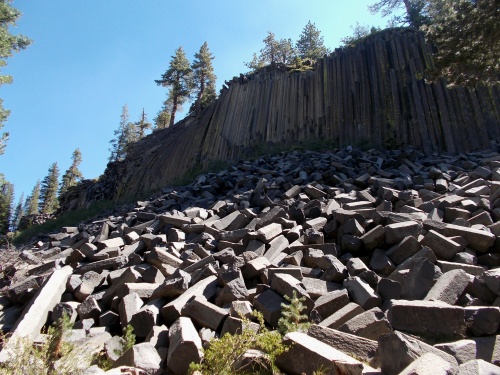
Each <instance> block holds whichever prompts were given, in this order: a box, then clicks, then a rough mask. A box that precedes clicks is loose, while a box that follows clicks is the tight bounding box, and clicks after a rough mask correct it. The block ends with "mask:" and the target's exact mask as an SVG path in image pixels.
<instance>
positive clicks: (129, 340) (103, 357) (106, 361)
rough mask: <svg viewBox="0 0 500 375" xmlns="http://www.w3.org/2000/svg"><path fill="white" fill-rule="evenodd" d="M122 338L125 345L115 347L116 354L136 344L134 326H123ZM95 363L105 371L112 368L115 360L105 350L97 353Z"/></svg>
mask: <svg viewBox="0 0 500 375" xmlns="http://www.w3.org/2000/svg"><path fill="white" fill-rule="evenodd" d="M122 338H123V340H124V343H123V346H122V347H121V348H120V349H115V352H114V354H116V355H117V356H121V355H122V354H123V353H125V352H126V351H127V350H128V349H130V348H131V347H133V346H134V345H135V335H134V327H132V326H131V325H130V324H128V325H127V326H126V327H125V328H123V336H122ZM93 363H95V364H96V365H97V366H99V368H101V369H103V370H104V371H108V370H111V368H112V367H113V361H112V360H111V359H110V358H109V357H108V355H107V354H106V353H105V351H104V350H103V351H101V352H100V353H97V354H96V355H95V357H94V360H93Z"/></svg>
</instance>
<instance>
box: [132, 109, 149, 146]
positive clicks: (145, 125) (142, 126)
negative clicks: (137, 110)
mask: <svg viewBox="0 0 500 375" xmlns="http://www.w3.org/2000/svg"><path fill="white" fill-rule="evenodd" d="M148 129H151V123H150V122H149V121H148V117H147V116H146V112H145V111H144V108H143V109H142V114H141V118H140V119H139V121H137V122H136V123H135V131H136V133H137V140H139V139H142V138H144V136H145V135H146V130H148Z"/></svg>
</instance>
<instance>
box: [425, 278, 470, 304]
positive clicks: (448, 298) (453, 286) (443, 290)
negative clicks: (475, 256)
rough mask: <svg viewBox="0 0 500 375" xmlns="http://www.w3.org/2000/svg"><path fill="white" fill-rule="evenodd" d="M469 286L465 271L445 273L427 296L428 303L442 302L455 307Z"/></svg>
mask: <svg viewBox="0 0 500 375" xmlns="http://www.w3.org/2000/svg"><path fill="white" fill-rule="evenodd" d="M468 285H469V278H468V277H467V273H466V272H465V271H463V270H452V271H448V272H445V273H444V274H443V275H442V276H441V277H439V279H438V280H437V281H436V283H435V284H434V285H433V286H432V288H431V290H430V291H429V293H427V295H426V296H425V298H424V300H426V301H442V302H446V303H448V304H450V305H454V304H455V303H456V302H457V301H458V299H459V298H460V296H461V295H462V293H463V292H464V291H465V289H466V288H467V286H468Z"/></svg>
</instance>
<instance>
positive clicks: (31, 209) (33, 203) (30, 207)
mask: <svg viewBox="0 0 500 375" xmlns="http://www.w3.org/2000/svg"><path fill="white" fill-rule="evenodd" d="M39 205H40V180H38V181H37V182H36V185H35V187H34V188H33V190H32V191H31V195H29V196H28V197H27V198H26V203H25V204H24V212H25V214H26V215H37V214H38V213H39V212H40V210H39V209H38V207H39Z"/></svg>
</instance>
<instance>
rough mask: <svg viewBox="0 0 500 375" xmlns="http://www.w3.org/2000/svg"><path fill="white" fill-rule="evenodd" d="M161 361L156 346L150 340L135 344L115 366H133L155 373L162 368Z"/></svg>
mask: <svg viewBox="0 0 500 375" xmlns="http://www.w3.org/2000/svg"><path fill="white" fill-rule="evenodd" d="M160 362H161V358H160V356H159V355H158V352H157V351H156V349H155V347H154V346H153V345H151V344H150V343H149V342H143V343H140V344H136V345H134V346H133V347H131V348H130V349H128V350H127V351H126V352H125V353H123V354H122V356H121V357H120V358H118V359H117V360H116V362H115V363H114V364H113V367H114V368H116V367H120V366H132V367H137V368H140V369H141V370H144V371H146V372H150V373H155V372H156V371H158V370H159V369H160Z"/></svg>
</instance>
